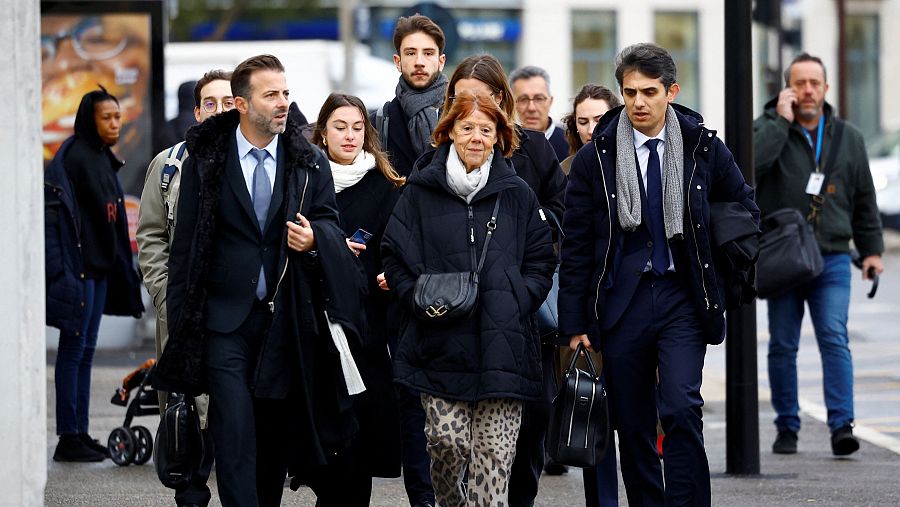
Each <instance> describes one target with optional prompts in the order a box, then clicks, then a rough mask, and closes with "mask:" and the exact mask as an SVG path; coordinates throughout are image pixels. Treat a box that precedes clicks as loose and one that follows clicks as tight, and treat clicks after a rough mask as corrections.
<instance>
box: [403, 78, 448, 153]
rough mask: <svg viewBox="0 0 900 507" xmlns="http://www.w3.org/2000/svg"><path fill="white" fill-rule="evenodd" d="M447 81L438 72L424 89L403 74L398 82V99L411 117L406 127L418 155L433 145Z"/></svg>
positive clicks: (404, 110) (407, 115)
mask: <svg viewBox="0 0 900 507" xmlns="http://www.w3.org/2000/svg"><path fill="white" fill-rule="evenodd" d="M447 83H448V80H447V76H445V75H443V74H438V77H437V79H435V80H434V82H433V83H431V84H430V85H428V87H427V88H424V89H422V90H417V89H415V88H413V87H412V86H410V85H409V83H407V82H406V79H403V76H400V82H399V83H397V100H399V101H400V107H401V108H403V113H404V114H406V117H407V118H409V122H408V123H407V124H406V129H407V130H408V131H409V139H410V141H412V145H413V149H414V150H415V151H416V154H417V155H421V154H423V153H425V150H427V149H428V148H429V147H430V146H431V133H432V132H434V128H435V127H436V126H437V121H438V113H439V111H440V108H441V105H442V104H443V103H444V91H445V90H446V89H447Z"/></svg>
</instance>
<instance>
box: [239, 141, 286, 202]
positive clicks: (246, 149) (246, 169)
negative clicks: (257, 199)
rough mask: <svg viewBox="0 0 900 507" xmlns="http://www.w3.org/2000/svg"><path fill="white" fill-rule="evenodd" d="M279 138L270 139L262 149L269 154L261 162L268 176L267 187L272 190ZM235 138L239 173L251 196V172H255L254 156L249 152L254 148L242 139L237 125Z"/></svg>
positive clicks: (276, 165)
mask: <svg viewBox="0 0 900 507" xmlns="http://www.w3.org/2000/svg"><path fill="white" fill-rule="evenodd" d="M279 137H281V136H275V137H273V138H272V141H271V142H269V144H267V145H266V146H265V147H263V148H262V149H263V150H265V151H266V152H268V153H269V156H268V157H266V160H265V162H263V167H264V168H265V169H266V174H267V175H268V176H269V185H270V186H271V187H272V188H273V189H274V188H275V171H276V169H277V168H278V138H279ZM235 138H236V140H237V151H238V160H239V161H240V163H241V173H243V176H244V183H246V184H247V191H248V192H250V195H251V196H252V195H253V171H254V170H256V164H257V161H256V156H255V155H251V154H250V151H251V150H252V149H253V148H255V146H253V145H252V144H250V141H248V140H247V138H246V137H244V133H243V132H241V126H240V125H238V126H237V128H236V129H235Z"/></svg>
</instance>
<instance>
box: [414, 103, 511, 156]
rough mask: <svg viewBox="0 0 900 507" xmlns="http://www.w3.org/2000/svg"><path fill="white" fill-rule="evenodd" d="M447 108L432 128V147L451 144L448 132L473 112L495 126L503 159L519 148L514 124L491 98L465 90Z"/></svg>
mask: <svg viewBox="0 0 900 507" xmlns="http://www.w3.org/2000/svg"><path fill="white" fill-rule="evenodd" d="M448 107H449V109H448V110H447V111H446V112H445V113H444V114H443V115H442V116H441V119H440V120H439V121H438V124H437V126H436V127H435V128H434V133H432V134H431V137H432V139H433V140H434V146H440V145H442V144H444V143H448V142H451V140H450V131H451V130H453V126H454V125H455V124H456V122H457V120H463V119H465V118H468V117H469V115H471V114H472V112H473V111H481V112H482V113H484V115H485V116H487V117H488V118H489V119H490V120H491V121H492V122H494V125H496V126H497V145H498V147H499V148H500V152H501V153H502V154H503V156H504V157H506V158H509V157H511V156H512V154H513V152H514V151H516V149H517V148H518V147H519V136H518V134H517V133H516V126H515V124H513V123H512V121H511V120H510V119H509V117H508V116H506V112H504V111H503V109H502V108H501V107H500V106H499V105H497V103H496V102H495V101H494V99H493V97H491V96H489V95H485V94H481V93H479V94H477V95H476V94H474V93H472V92H470V91H468V90H467V91H464V92H463V93H460V94H459V95H458V96H457V97H456V98H455V99H454V100H453V103H452V104H450V105H449V106H448Z"/></svg>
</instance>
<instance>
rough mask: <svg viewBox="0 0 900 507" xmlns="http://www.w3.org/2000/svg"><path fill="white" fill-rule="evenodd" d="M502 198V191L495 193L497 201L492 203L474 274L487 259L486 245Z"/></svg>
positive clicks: (492, 231) (495, 221)
mask: <svg viewBox="0 0 900 507" xmlns="http://www.w3.org/2000/svg"><path fill="white" fill-rule="evenodd" d="M502 196H503V191H502V190H501V191H500V192H498V193H497V200H496V201H495V202H494V211H493V213H491V220H490V222H488V223H487V235H486V236H485V238H484V246H483V247H482V248H481V260H479V261H478V268H477V269H476V270H475V272H476V273H481V268H482V267H483V266H484V258H485V257H487V250H488V244H489V243H490V242H491V237H492V236H493V235H494V229H496V228H497V215H498V214H499V212H500V197H502Z"/></svg>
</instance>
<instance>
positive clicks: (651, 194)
mask: <svg viewBox="0 0 900 507" xmlns="http://www.w3.org/2000/svg"><path fill="white" fill-rule="evenodd" d="M657 144H659V139H648V140H647V142H645V143H644V146H646V147H647V148H649V149H650V159H649V160H647V210H648V211H649V212H650V216H649V217H648V218H649V219H650V220H649V223H648V224H647V225H648V226H649V229H650V239H651V240H653V250H652V251H651V252H650V266H651V267H652V268H653V272H654V273H655V274H657V275H661V274H663V273H665V272H666V270H668V269H669V248H668V244H667V243H666V223H665V221H664V219H663V188H662V174H661V172H662V171H661V170H660V165H659V153H658V152H657V151H656V145H657Z"/></svg>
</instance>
